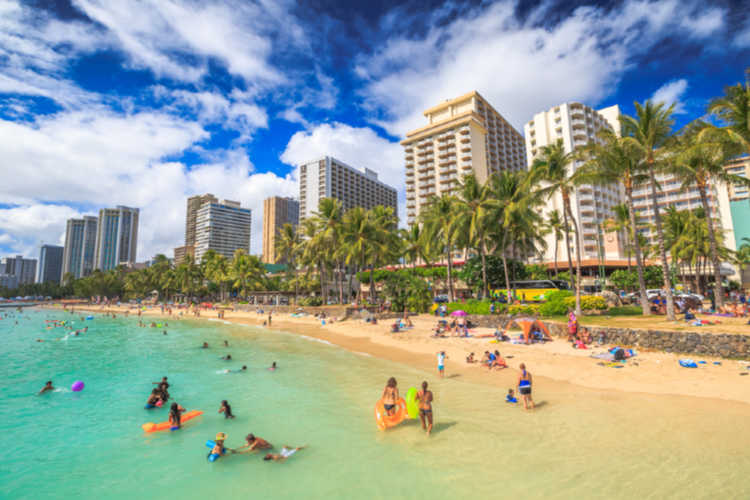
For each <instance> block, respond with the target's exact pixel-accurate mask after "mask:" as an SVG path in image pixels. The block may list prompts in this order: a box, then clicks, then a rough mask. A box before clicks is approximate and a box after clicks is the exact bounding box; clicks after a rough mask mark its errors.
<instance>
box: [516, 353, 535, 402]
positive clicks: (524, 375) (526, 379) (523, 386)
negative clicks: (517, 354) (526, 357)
mask: <svg viewBox="0 0 750 500" xmlns="http://www.w3.org/2000/svg"><path fill="white" fill-rule="evenodd" d="M519 368H520V369H521V373H519V374H518V392H519V394H521V396H522V397H523V408H524V409H525V410H528V409H529V404H530V405H531V408H532V409H533V408H534V400H533V399H531V373H529V372H527V371H526V365H525V364H523V363H521V366H519Z"/></svg>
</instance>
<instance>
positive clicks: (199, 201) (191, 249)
mask: <svg viewBox="0 0 750 500" xmlns="http://www.w3.org/2000/svg"><path fill="white" fill-rule="evenodd" d="M218 201H219V199H218V198H217V197H216V196H214V195H212V194H211V193H207V194H199V195H195V196H191V197H189V198H188V199H187V209H186V211H185V244H184V245H183V246H181V247H176V248H175V249H174V262H175V264H180V263H181V262H182V261H183V260H185V257H186V256H187V255H190V256H191V257H193V259H195V234H196V223H197V222H198V210H199V209H200V208H201V207H202V206H203V204H205V203H218Z"/></svg>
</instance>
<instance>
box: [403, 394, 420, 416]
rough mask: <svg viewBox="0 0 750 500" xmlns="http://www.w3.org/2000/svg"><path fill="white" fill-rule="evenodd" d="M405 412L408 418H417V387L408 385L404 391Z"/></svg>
mask: <svg viewBox="0 0 750 500" xmlns="http://www.w3.org/2000/svg"><path fill="white" fill-rule="evenodd" d="M406 413H408V414H409V418H419V400H418V399H417V388H416V387H410V388H409V390H408V391H406Z"/></svg>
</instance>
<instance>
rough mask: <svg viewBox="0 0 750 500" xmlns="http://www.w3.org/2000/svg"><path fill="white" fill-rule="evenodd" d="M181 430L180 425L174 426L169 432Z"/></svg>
mask: <svg viewBox="0 0 750 500" xmlns="http://www.w3.org/2000/svg"><path fill="white" fill-rule="evenodd" d="M179 428H180V426H179V425H174V426H172V427H170V428H169V430H170V431H176V430H178V429H179Z"/></svg>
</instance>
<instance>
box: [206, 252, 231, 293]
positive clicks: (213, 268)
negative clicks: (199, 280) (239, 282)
mask: <svg viewBox="0 0 750 500" xmlns="http://www.w3.org/2000/svg"><path fill="white" fill-rule="evenodd" d="M201 271H202V273H203V276H204V277H205V278H206V279H207V280H209V281H212V282H214V283H216V284H217V285H219V300H224V288H225V286H226V283H227V281H228V271H229V264H228V263H227V259H226V257H224V256H223V255H221V254H220V253H217V252H216V251H215V250H207V251H206V253H204V254H203V257H202V258H201Z"/></svg>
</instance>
